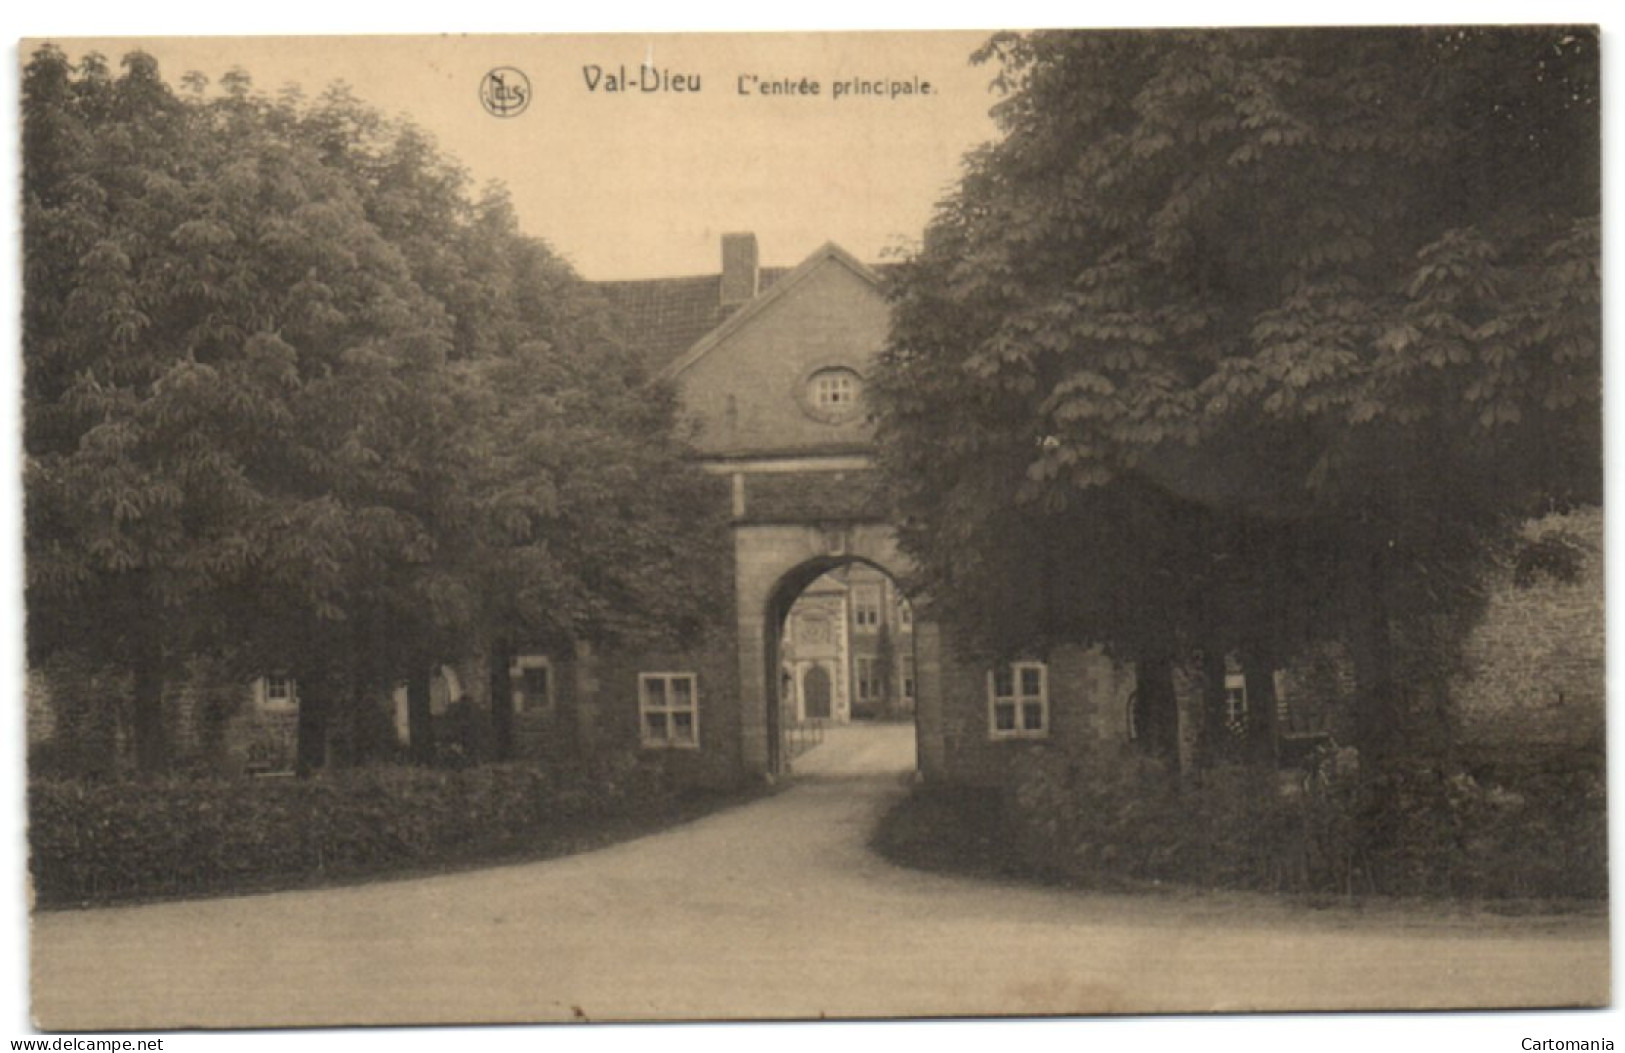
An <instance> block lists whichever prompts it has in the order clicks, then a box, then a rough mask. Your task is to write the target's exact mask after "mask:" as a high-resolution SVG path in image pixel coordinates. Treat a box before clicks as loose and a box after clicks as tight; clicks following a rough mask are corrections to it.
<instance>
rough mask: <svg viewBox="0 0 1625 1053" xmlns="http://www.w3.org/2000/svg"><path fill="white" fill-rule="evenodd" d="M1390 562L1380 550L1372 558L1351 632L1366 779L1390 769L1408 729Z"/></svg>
mask: <svg viewBox="0 0 1625 1053" xmlns="http://www.w3.org/2000/svg"><path fill="white" fill-rule="evenodd" d="M1385 562H1386V561H1385V560H1384V559H1383V558H1382V556H1381V555H1380V554H1379V555H1377V556H1375V557H1373V558H1372V560H1371V561H1370V566H1371V575H1370V577H1368V578H1367V579H1366V581H1365V583H1364V587H1363V588H1362V589H1360V590H1358V592H1357V595H1358V597H1359V609H1357V610H1355V611H1354V612H1352V613H1353V624H1352V625H1351V626H1350V630H1351V631H1350V634H1349V636H1350V639H1349V650H1350V652H1351V657H1352V659H1353V663H1354V683H1355V697H1356V705H1357V708H1356V709H1355V713H1354V738H1355V746H1357V747H1358V748H1359V751H1360V775H1361V778H1362V780H1369V779H1371V778H1373V777H1374V776H1376V775H1378V774H1380V773H1381V772H1383V771H1386V770H1387V769H1388V767H1389V766H1390V765H1391V763H1392V762H1393V759H1394V755H1395V753H1396V751H1397V746H1398V744H1399V741H1400V736H1401V733H1402V731H1403V715H1404V706H1403V703H1402V696H1401V694H1400V685H1399V681H1398V678H1397V676H1396V674H1395V669H1394V644H1393V637H1392V634H1391V627H1390V626H1389V624H1388V609H1387V603H1386V602H1385V589H1384V581H1383V578H1382V574H1383V571H1384V564H1385Z"/></svg>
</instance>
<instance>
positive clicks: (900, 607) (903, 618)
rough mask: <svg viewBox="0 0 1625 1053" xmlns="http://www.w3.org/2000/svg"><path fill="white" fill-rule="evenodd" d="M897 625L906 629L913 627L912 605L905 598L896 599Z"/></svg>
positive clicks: (910, 629)
mask: <svg viewBox="0 0 1625 1053" xmlns="http://www.w3.org/2000/svg"><path fill="white" fill-rule="evenodd" d="M897 627H898V628H899V629H903V630H907V631H913V629H914V605H913V604H912V603H910V602H908V601H907V600H905V599H899V600H898V601H897Z"/></svg>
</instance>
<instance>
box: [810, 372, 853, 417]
mask: <svg viewBox="0 0 1625 1053" xmlns="http://www.w3.org/2000/svg"><path fill="white" fill-rule="evenodd" d="M862 402H863V378H862V377H860V376H858V374H857V373H856V372H854V371H853V370H850V369H839V368H838V369H820V370H819V371H818V372H816V373H814V374H813V375H812V376H811V377H808V378H807V408H808V409H809V410H810V411H811V412H812V415H813V416H814V417H817V418H818V419H819V420H821V421H824V422H825V423H828V424H840V423H843V422H845V421H849V420H852V419H853V418H855V417H856V416H857V415H858V414H859V413H860V412H861V411H862Z"/></svg>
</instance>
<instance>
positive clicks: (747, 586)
mask: <svg viewBox="0 0 1625 1053" xmlns="http://www.w3.org/2000/svg"><path fill="white" fill-rule="evenodd" d="M850 563H865V564H868V565H870V566H872V567H875V568H876V569H878V570H880V571H882V572H884V573H885V574H887V575H888V576H889V577H891V579H892V580H893V581H900V580H903V575H906V573H907V572H908V570H909V569H910V564H909V561H908V558H907V557H906V556H905V555H904V554H903V553H902V552H901V551H900V550H899V549H898V547H897V540H896V536H895V534H894V533H893V532H892V530H891V528H890V527H889V526H887V525H885V524H880V523H846V524H840V525H837V526H830V525H813V524H759V525H739V526H736V527H735V528H734V568H735V578H734V581H735V598H736V601H737V608H736V609H737V611H738V612H739V627H738V643H739V705H740V725H741V740H742V741H741V747H742V751H743V757H742V759H743V761H744V764H745V766H746V767H747V768H748V769H751V770H755V771H761V772H768V773H779V772H782V771H784V770H785V759H784V755H783V748H782V742H781V736H782V714H781V713H780V712H779V706H778V692H777V690H776V688H777V685H778V682H779V674H780V659H779V637H780V634H781V632H782V630H783V627H784V621H785V618H786V616H787V615H788V614H789V610H790V605H791V604H793V603H794V602H795V598H796V597H797V596H798V595H800V594H801V592H802V590H804V589H805V588H806V587H807V586H808V585H810V584H811V583H812V582H813V581H814V580H816V579H817V578H818V577H820V576H821V575H823V574H825V573H827V572H829V571H831V570H834V569H836V568H838V567H841V566H843V565H846V564H850ZM910 601H911V602H913V603H915V604H916V609H915V615H914V654H915V684H914V689H915V735H916V750H915V753H916V756H917V757H918V763H919V768H920V771H921V773H922V774H924V775H925V776H926V777H928V778H929V777H932V776H935V775H937V774H939V773H940V772H941V771H942V766H943V739H942V719H941V718H942V699H941V690H942V677H941V667H942V645H941V632H940V630H939V629H938V627H937V625H936V623H935V621H934V620H932V619H931V618H930V617H929V613H928V612H929V608H923V609H922V608H921V606H920V605H919V604H918V601H917V599H916V598H915V597H910Z"/></svg>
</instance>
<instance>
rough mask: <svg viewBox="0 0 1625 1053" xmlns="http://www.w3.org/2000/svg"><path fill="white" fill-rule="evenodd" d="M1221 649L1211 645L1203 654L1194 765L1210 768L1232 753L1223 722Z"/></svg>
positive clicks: (1223, 698) (1228, 757)
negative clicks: (1200, 714)
mask: <svg viewBox="0 0 1625 1053" xmlns="http://www.w3.org/2000/svg"><path fill="white" fill-rule="evenodd" d="M1224 700H1225V687H1224V652H1223V651H1222V650H1220V649H1219V648H1217V647H1210V648H1208V649H1207V650H1205V651H1204V652H1203V653H1202V716H1201V720H1200V721H1199V723H1198V728H1197V740H1196V765H1197V767H1199V768H1211V767H1213V766H1215V765H1218V764H1223V763H1224V762H1225V761H1228V760H1230V759H1231V757H1232V756H1234V753H1235V750H1234V749H1233V748H1232V742H1231V738H1230V727H1229V725H1228V724H1226V723H1225V719H1224V716H1225V708H1224Z"/></svg>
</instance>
